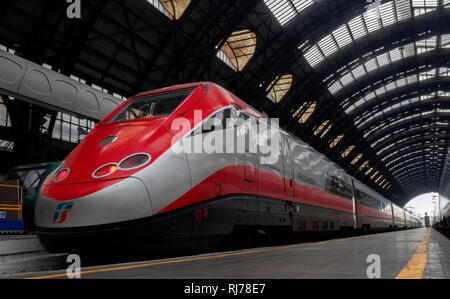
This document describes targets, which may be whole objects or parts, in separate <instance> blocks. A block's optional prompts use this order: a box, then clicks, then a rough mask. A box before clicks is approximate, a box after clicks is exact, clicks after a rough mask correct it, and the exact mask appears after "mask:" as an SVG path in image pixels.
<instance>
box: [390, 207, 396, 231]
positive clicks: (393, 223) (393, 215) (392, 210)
mask: <svg viewBox="0 0 450 299" xmlns="http://www.w3.org/2000/svg"><path fill="white" fill-rule="evenodd" d="M390 204H391V212H392V227H395V213H394V205H393V204H392V202H391V203H390Z"/></svg>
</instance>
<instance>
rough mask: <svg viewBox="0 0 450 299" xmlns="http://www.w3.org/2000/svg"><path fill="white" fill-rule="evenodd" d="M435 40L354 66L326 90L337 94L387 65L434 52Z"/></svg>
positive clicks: (389, 52)
mask: <svg viewBox="0 0 450 299" xmlns="http://www.w3.org/2000/svg"><path fill="white" fill-rule="evenodd" d="M437 40H438V38H437V36H434V37H432V38H429V39H424V40H420V41H417V42H413V43H409V44H407V45H405V46H402V47H399V48H395V49H393V50H391V51H388V52H385V53H382V54H380V55H378V56H376V57H374V58H371V59H369V60H366V61H363V62H362V63H360V64H358V65H356V66H354V67H353V68H352V69H350V70H349V71H348V72H347V73H345V74H344V75H342V76H341V77H340V78H338V79H334V81H332V82H330V83H329V84H328V90H329V91H330V92H331V94H337V93H338V92H340V91H341V90H342V89H343V88H344V87H346V86H348V85H350V84H352V83H353V82H355V81H356V80H358V79H360V78H362V77H364V76H367V75H368V74H369V73H370V72H372V71H375V70H379V69H381V68H383V67H385V66H387V65H390V64H392V63H395V62H397V61H400V60H403V59H406V58H409V57H411V56H414V55H420V54H423V53H426V52H429V51H432V50H435V49H436V48H437ZM369 54H370V53H369ZM333 78H334V77H333V76H332V77H329V78H328V79H333Z"/></svg>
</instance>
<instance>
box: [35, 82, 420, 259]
mask: <svg viewBox="0 0 450 299" xmlns="http://www.w3.org/2000/svg"><path fill="white" fill-rule="evenodd" d="M230 119H236V120H237V119H238V120H244V123H245V125H244V126H242V125H241V126H237V125H232V126H227V125H224V126H221V125H220V123H218V122H217V120H219V122H222V121H223V123H224V124H225V121H226V120H230ZM212 120H214V124H213V125H211V121H212ZM250 122H251V123H255V124H265V125H266V126H267V127H268V128H271V126H272V125H271V122H270V121H268V120H265V119H264V118H263V116H262V114H261V113H259V112H257V111H256V110H254V109H252V108H251V107H249V106H248V105H247V104H246V103H245V102H243V101H242V100H240V99H239V98H237V97H236V96H235V95H233V94H232V93H231V92H229V91H227V90H225V89H224V88H222V87H220V86H218V85H216V84H214V83H197V84H187V85H180V86H175V87H169V88H164V89H159V90H155V91H150V92H145V93H141V94H138V95H136V96H134V97H132V98H131V99H129V100H128V101H126V102H124V103H123V104H122V105H121V106H120V107H118V108H117V109H116V110H114V111H113V112H112V113H111V114H109V115H108V116H107V117H106V118H105V119H103V120H102V121H101V122H100V123H99V124H98V125H97V126H96V127H95V128H94V129H93V130H92V131H91V133H90V134H89V135H88V136H87V137H86V138H85V139H84V140H83V141H82V142H81V143H80V145H79V146H78V147H77V148H76V149H75V150H74V151H73V152H72V153H71V154H70V155H69V156H68V157H67V158H66V159H65V160H64V161H63V163H62V164H61V165H60V166H59V167H58V168H57V169H56V170H55V171H54V172H53V173H52V174H51V175H50V176H49V177H48V178H47V179H46V180H45V182H44V184H43V186H42V188H41V191H40V195H39V197H38V200H37V203H36V208H35V214H36V216H35V219H36V226H37V234H38V236H39V238H40V240H41V242H42V243H43V244H44V246H46V247H47V248H48V249H49V250H52V251H55V250H62V249H63V248H64V249H66V248H71V246H74V247H78V246H91V247H92V248H95V247H96V245H94V244H100V245H104V244H111V243H114V244H115V245H113V246H119V245H124V244H125V245H126V246H139V247H140V246H142V247H146V246H149V247H152V246H167V247H170V246H178V247H179V248H184V247H186V248H188V247H191V246H194V247H200V246H206V247H208V246H213V245H215V244H217V243H219V242H222V241H223V240H224V239H225V238H226V237H227V236H229V235H231V234H233V233H236V232H248V233H251V232H255V231H258V232H260V233H264V234H267V235H271V236H275V237H276V236H285V235H289V234H296V233H300V234H301V233H320V232H338V231H342V230H354V229H361V230H367V231H369V230H370V231H371V230H374V231H376V230H388V229H403V228H413V227H419V226H421V221H420V220H419V219H417V218H415V217H414V216H413V215H411V214H410V213H408V212H406V211H405V210H403V209H402V208H400V207H398V206H396V205H395V204H393V203H391V202H390V201H389V200H387V199H386V198H384V197H383V196H381V195H379V194H378V193H376V192H375V191H373V190H371V189H370V188H369V187H367V186H365V185H364V184H363V183H361V182H359V181H358V180H356V179H354V178H352V177H351V176H350V175H348V174H347V173H346V172H345V171H344V170H343V169H342V168H340V167H339V166H337V165H336V164H334V163H332V162H331V161H329V160H328V159H327V158H325V157H324V156H323V155H321V154H320V153H319V152H317V151H316V150H314V149H313V148H311V147H310V146H309V145H307V144H306V143H304V142H302V141H301V140H299V139H297V138H296V137H294V136H293V135H291V134H288V133H287V132H284V131H283V130H279V131H278V134H276V135H270V136H269V134H265V135H264V136H262V135H263V133H262V131H263V130H261V132H259V131H257V133H256V137H255V134H251V133H250V130H248V129H246V127H247V124H248V123H250ZM274 127H275V125H274ZM218 133H223V134H222V136H228V137H230V136H231V139H230V140H234V141H236V140H246V142H245V144H244V146H243V149H244V150H242V151H239V150H238V149H237V148H238V145H237V144H238V142H231V143H232V144H231V146H230V142H229V140H228V139H227V142H223V144H221V143H220V142H219V141H218V140H214V142H212V141H211V139H212V138H211V136H221V135H220V134H218ZM250 135H252V136H250ZM268 136H269V137H268ZM196 138H197V139H196ZM199 138H200V139H199ZM240 138H241V139H240ZM208 139H209V141H210V143H206V141H207V140H208ZM196 140H197V141H198V140H200V145H202V144H212V145H214V146H215V149H216V150H215V151H213V152H207V150H201V151H194V150H192V151H189V150H186V148H189V146H187V145H192V144H194V146H193V147H194V148H195V144H196ZM261 140H263V141H264V142H266V144H269V143H270V144H271V149H272V148H273V150H272V151H271V152H270V153H269V154H267V152H264V153H263V152H261V151H253V150H251V147H252V145H255V144H259V143H260V142H261ZM202 142H203V143H202ZM197 143H198V142H197ZM221 147H223V149H224V150H223V151H221V150H220V148H221ZM230 148H231V150H230ZM175 149H177V150H175ZM180 149H182V150H180ZM225 149H226V150H225ZM268 155H270V157H272V158H275V159H267V156H268ZM269 160H271V161H270V162H269ZM132 244H133V245H132ZM174 244H177V245H174Z"/></svg>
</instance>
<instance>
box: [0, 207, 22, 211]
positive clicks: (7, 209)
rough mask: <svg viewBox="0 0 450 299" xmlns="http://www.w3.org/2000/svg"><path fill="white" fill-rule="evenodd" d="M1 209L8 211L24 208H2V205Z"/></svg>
mask: <svg viewBox="0 0 450 299" xmlns="http://www.w3.org/2000/svg"><path fill="white" fill-rule="evenodd" d="M0 210H2V211H3V210H6V211H22V208H2V207H0Z"/></svg>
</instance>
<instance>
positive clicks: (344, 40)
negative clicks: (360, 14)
mask: <svg viewBox="0 0 450 299" xmlns="http://www.w3.org/2000/svg"><path fill="white" fill-rule="evenodd" d="M449 1H450V0H449ZM332 34H333V36H334V39H335V40H336V42H337V44H338V47H339V48H341V49H342V48H344V47H345V46H347V45H348V44H350V43H352V42H353V39H352V36H351V34H350V32H349V31H348V28H347V24H344V25H342V26H341V27H339V28H338V29H336V30H335V31H333V33H332Z"/></svg>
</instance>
